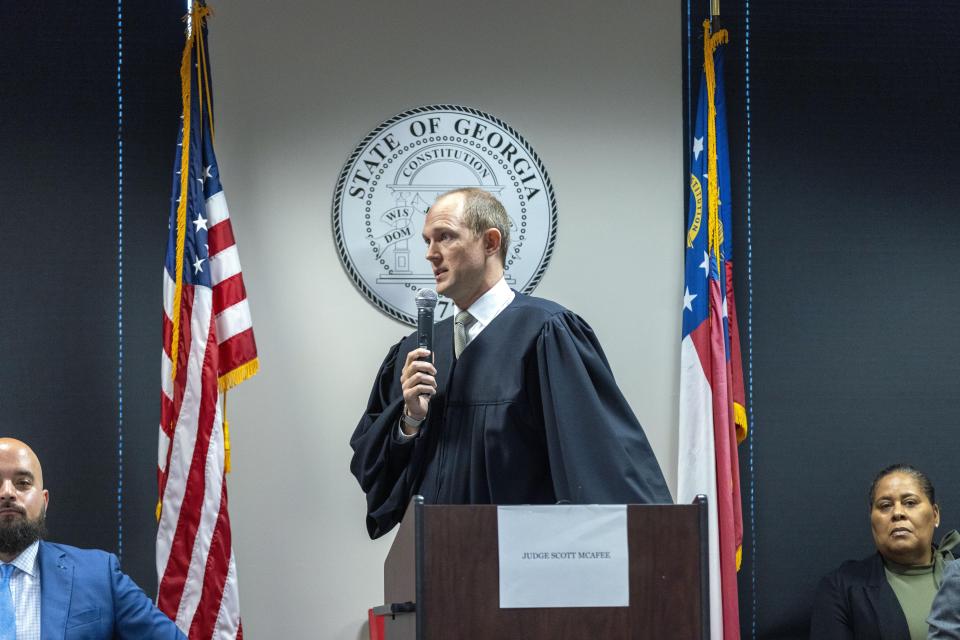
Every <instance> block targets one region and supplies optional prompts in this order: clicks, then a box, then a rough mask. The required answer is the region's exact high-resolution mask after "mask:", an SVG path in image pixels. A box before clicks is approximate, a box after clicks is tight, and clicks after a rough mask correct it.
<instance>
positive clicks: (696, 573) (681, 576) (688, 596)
mask: <svg viewBox="0 0 960 640" xmlns="http://www.w3.org/2000/svg"><path fill="white" fill-rule="evenodd" d="M627 541H628V548H629V553H630V606H629V607H580V608H550V609H501V608H500V593H499V589H500V580H499V560H498V541H497V507H496V506H493V505H426V504H424V503H423V498H422V497H420V496H415V497H414V499H413V500H412V501H411V502H410V506H409V507H407V512H406V514H405V516H404V518H403V522H402V523H401V524H400V528H399V530H398V531H397V536H396V538H395V539H394V542H393V546H392V547H391V548H390V552H389V553H388V554H387V559H386V560H385V561H384V563H383V592H384V603H385V604H384V605H383V606H380V607H376V608H374V610H373V611H374V613H375V614H378V615H383V616H385V635H386V640H450V639H451V638H457V639H458V640H472V639H477V640H496V639H501V638H502V639H508V640H512V639H522V640H547V639H549V640H563V639H569V640H583V639H585V638H603V639H604V640H619V639H623V640H627V639H645V638H649V639H651V640H654V639H656V640H662V639H663V638H671V640H686V639H689V640H708V639H709V637H710V628H709V627H710V624H709V594H708V582H707V571H708V564H707V546H706V545H707V503H706V498H704V497H702V496H698V498H697V500H696V501H695V502H694V504H692V505H633V504H631V505H627Z"/></svg>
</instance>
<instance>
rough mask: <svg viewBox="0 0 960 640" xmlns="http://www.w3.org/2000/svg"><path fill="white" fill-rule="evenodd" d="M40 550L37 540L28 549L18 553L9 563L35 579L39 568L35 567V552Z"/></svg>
mask: <svg viewBox="0 0 960 640" xmlns="http://www.w3.org/2000/svg"><path fill="white" fill-rule="evenodd" d="M39 550H40V541H39V540H37V541H35V542H34V543H33V544H31V545H30V546H29V547H27V548H26V549H24V550H23V551H21V552H20V555H18V556H17V557H16V558H14V559H13V561H12V562H11V563H10V564H12V565H13V566H15V567H16V568H17V569H20V571H23V572H24V573H26V574H27V575H29V576H33V577H36V575H37V573H38V572H39V570H40V569H39V567H38V566H37V552H38V551H39Z"/></svg>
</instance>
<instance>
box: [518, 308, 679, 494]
mask: <svg viewBox="0 0 960 640" xmlns="http://www.w3.org/2000/svg"><path fill="white" fill-rule="evenodd" d="M536 349H537V365H538V371H537V377H538V378H539V387H540V396H541V397H540V400H541V404H542V412H543V423H544V429H545V435H546V440H547V448H548V451H549V457H550V473H551V476H552V480H553V485H554V492H555V494H556V497H557V500H558V501H559V500H568V501H570V502H572V503H579V504H591V503H597V504H626V503H641V504H656V503H661V504H662V503H672V502H673V500H672V499H671V497H670V491H669V490H668V489H667V485H666V482H665V481H664V478H663V473H662V471H661V470H660V465H659V463H658V462H657V459H656V457H655V456H654V454H653V450H652V449H651V448H650V444H649V442H648V441H647V437H646V435H645V434H644V432H643V427H641V426H640V423H639V421H638V420H637V418H636V416H634V414H633V411H632V410H631V409H630V405H629V404H628V403H627V400H626V398H624V397H623V394H622V393H621V392H620V389H619V387H618V386H617V383H616V380H614V377H613V372H612V371H611V370H610V365H609V364H608V363H607V358H606V356H605V355H604V353H603V349H602V348H601V347H600V343H599V342H598V341H597V338H596V336H595V335H594V333H593V330H592V329H591V328H590V327H589V326H588V325H587V324H586V323H585V322H584V321H583V320H582V319H580V318H579V317H578V316H576V315H575V314H573V313H570V312H568V311H565V312H562V313H557V314H555V315H554V316H552V317H551V318H550V319H549V320H548V321H547V322H546V323H545V324H544V327H543V330H542V331H541V334H540V336H539V338H538V340H537V346H536Z"/></svg>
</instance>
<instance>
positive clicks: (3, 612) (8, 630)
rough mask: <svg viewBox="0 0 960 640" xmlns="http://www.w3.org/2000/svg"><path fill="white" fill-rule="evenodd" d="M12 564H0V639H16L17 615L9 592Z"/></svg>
mask: <svg viewBox="0 0 960 640" xmlns="http://www.w3.org/2000/svg"><path fill="white" fill-rule="evenodd" d="M13 570H14V566H13V565H12V564H0V640H17V616H16V613H15V611H14V608H13V596H12V595H11V594H10V575H11V574H12V573H13Z"/></svg>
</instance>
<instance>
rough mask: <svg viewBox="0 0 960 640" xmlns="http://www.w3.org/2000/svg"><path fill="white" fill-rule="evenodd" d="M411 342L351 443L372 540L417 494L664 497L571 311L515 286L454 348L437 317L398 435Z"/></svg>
mask: <svg viewBox="0 0 960 640" xmlns="http://www.w3.org/2000/svg"><path fill="white" fill-rule="evenodd" d="M442 198H443V196H441V199H442ZM441 199H438V200H437V203H438V204H437V205H435V207H436V206H438V205H439V203H440V202H441ZM429 221H430V218H429V216H428V225H429ZM425 233H426V228H425ZM496 237H497V238H498V239H499V235H497V236H496ZM428 259H430V253H429V251H428ZM431 261H433V260H431ZM450 262H451V264H453V265H456V262H455V261H454V260H452V259H451V260H450ZM438 263H440V259H437V261H436V262H434V264H435V266H436V265H437V264H438ZM451 268H452V269H453V268H456V266H454V267H451ZM442 281H443V278H442V276H441V278H438V284H441V283H442ZM439 288H440V287H439V286H438V289H439ZM441 292H443V290H442V289H441ZM454 299H455V301H456V298H454ZM416 348H417V338H416V334H415V333H414V334H411V335H410V336H408V337H406V338H405V339H403V340H402V341H400V342H399V343H398V344H396V345H395V346H394V347H393V348H392V349H391V350H390V352H389V353H388V354H387V357H386V358H385V359H384V361H383V364H382V365H381V367H380V372H379V373H378V375H377V379H376V382H375V383H374V387H373V390H372V391H371V393H370V399H369V401H368V403H367V409H366V412H365V413H364V415H363V418H362V419H361V420H360V423H359V424H358V425H357V428H356V430H355V431H354V434H353V437H352V439H351V442H350V444H351V447H352V448H353V451H354V455H353V460H352V461H351V465H350V468H351V471H352V472H353V474H354V475H355V476H356V477H357V480H358V481H359V482H360V486H361V488H362V489H363V491H364V492H365V493H366V496H367V530H368V532H369V534H370V536H371V537H372V538H376V537H379V536H381V535H383V534H384V533H386V532H387V531H389V530H390V529H391V528H393V527H394V525H396V524H397V523H398V522H399V521H400V520H401V518H402V517H403V514H404V511H405V510H406V507H407V504H408V503H409V501H410V499H411V498H412V497H413V496H414V495H416V494H420V495H423V497H424V499H425V501H426V502H427V503H428V504H429V503H433V504H554V503H556V502H559V501H568V502H571V503H579V504H594V503H597V504H619V503H670V502H671V498H670V493H669V491H668V489H667V486H666V483H665V482H664V479H663V474H662V472H661V470H660V466H659V464H658V463H657V459H656V457H655V456H654V454H653V451H652V450H651V448H650V445H649V443H648V442H647V438H646V436H645V435H644V432H643V428H642V427H641V426H640V423H639V422H638V421H637V419H636V417H635V416H634V414H633V412H632V411H631V409H630V406H629V405H628V403H627V401H626V399H625V398H624V397H623V394H622V393H621V392H620V389H619V388H618V387H617V384H616V381H615V380H614V377H613V373H612V372H611V370H610V365H609V364H608V363H607V359H606V356H605V355H604V353H603V350H602V349H601V347H600V344H599V342H598V341H597V339H596V336H595V335H594V333H593V330H592V329H591V328H590V327H589V326H588V325H587V324H586V323H585V322H584V321H583V320H582V319H581V318H579V317H578V316H576V315H575V314H573V313H571V312H570V311H568V310H566V309H564V308H563V307H561V306H560V305H558V304H556V303H553V302H550V301H547V300H543V299H539V298H532V297H528V296H525V295H522V294H519V293H517V294H516V295H515V297H514V299H513V301H512V302H511V303H510V304H509V305H507V306H506V308H504V309H503V311H501V312H500V313H499V315H497V316H496V317H495V318H494V319H493V321H492V322H491V323H490V324H489V326H486V327H485V328H483V330H482V331H481V332H480V334H479V335H477V336H476V337H475V338H474V339H473V340H472V341H471V342H469V344H468V345H467V347H466V349H465V350H464V351H463V352H462V353H461V354H460V357H459V358H455V357H454V353H453V320H452V318H447V319H446V320H444V321H442V322H440V323H438V324H437V325H436V326H435V329H434V351H433V364H434V366H435V367H436V376H435V378H436V392H435V394H434V395H433V396H432V397H431V398H430V400H429V410H428V411H427V414H426V418H425V419H424V421H423V422H422V423H421V424H420V428H419V433H417V435H416V437H413V438H405V437H403V436H402V435H401V432H400V427H399V423H400V419H401V416H402V415H403V411H404V398H403V395H402V390H401V372H402V370H403V368H404V366H405V362H406V359H407V354H408V353H410V352H411V351H413V350H415V349H416Z"/></svg>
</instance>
